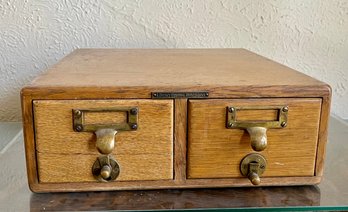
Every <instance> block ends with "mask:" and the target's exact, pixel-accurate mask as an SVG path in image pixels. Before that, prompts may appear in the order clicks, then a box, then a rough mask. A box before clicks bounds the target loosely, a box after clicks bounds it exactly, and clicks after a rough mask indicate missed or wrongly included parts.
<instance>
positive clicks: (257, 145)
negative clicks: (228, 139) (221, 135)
mask: <svg viewBox="0 0 348 212" xmlns="http://www.w3.org/2000/svg"><path fill="white" fill-rule="evenodd" d="M246 130H247V131H248V133H249V135H250V143H251V147H252V148H253V150H255V151H258V152H259V151H262V150H264V149H266V147H267V134H266V132H267V128H265V127H249V128H247V129H246Z"/></svg>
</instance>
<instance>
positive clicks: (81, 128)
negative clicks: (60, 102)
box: [72, 107, 139, 132]
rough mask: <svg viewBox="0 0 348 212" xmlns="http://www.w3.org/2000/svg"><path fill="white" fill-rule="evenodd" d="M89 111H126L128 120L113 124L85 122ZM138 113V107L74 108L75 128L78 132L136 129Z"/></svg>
mask: <svg viewBox="0 0 348 212" xmlns="http://www.w3.org/2000/svg"><path fill="white" fill-rule="evenodd" d="M88 112H126V113H127V122H123V123H113V124H85V123H84V116H85V114H86V113H88ZM138 113H139V109H138V107H115V108H98V109H73V110H72V115H73V129H74V131H76V132H95V131H97V130H99V129H114V130H116V131H128V130H136V129H137V128H138Z"/></svg>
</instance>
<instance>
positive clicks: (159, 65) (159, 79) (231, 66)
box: [33, 49, 324, 98]
mask: <svg viewBox="0 0 348 212" xmlns="http://www.w3.org/2000/svg"><path fill="white" fill-rule="evenodd" d="M96 70H98V72H96ZM280 72H281V73H282V74H279V73H280ZM246 76H247V78H246ZM173 79H180V80H175V83H174V85H176V86H177V87H185V86H193V85H197V84H198V83H197V82H199V84H200V85H203V86H212V85H213V86H215V87H229V86H231V84H232V85H233V86H239V87H241V86H243V87H246V86H250V85H257V86H261V85H263V86H271V85H273V86H276V85H278V86H279V85H280V86H283V85H288V86H295V87H296V86H313V85H315V86H317V85H324V84H323V83H321V82H319V81H317V80H315V79H313V78H311V77H309V76H306V75H304V74H302V73H300V72H297V71H295V70H293V69H291V68H288V67H286V66H283V65H281V64H279V63H276V62H274V61H271V60H269V59H266V58H264V57H262V56H259V55H257V54H255V53H252V52H250V51H247V50H245V49H80V50H76V51H74V52H73V53H72V54H70V55H68V56H67V57H65V58H64V59H63V60H61V62H59V63H58V64H56V65H54V66H52V67H51V68H50V69H49V70H48V71H47V72H46V73H45V74H44V75H42V76H40V77H39V78H37V79H36V80H35V81H34V82H33V86H35V87H47V86H48V87H61V88H65V87H100V86H102V87H109V86H111V87H114V86H118V87H128V86H131V87H137V86H145V87H147V86H149V87H168V86H169V87H171V86H173ZM246 79H247V80H246ZM135 97H136V96H132V97H131V98H135Z"/></svg>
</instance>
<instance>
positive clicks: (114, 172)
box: [92, 155, 120, 182]
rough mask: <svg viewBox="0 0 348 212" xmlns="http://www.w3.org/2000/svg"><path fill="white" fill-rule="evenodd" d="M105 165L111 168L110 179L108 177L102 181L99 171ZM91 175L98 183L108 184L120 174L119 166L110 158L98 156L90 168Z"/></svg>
mask: <svg viewBox="0 0 348 212" xmlns="http://www.w3.org/2000/svg"><path fill="white" fill-rule="evenodd" d="M105 165H109V166H110V167H111V173H110V177H108V178H107V179H104V178H103V177H102V176H101V170H102V168H103V166H105ZM92 174H93V176H94V177H95V179H97V180H98V181H100V182H109V181H112V180H115V179H116V178H117V177H118V175H119V174H120V166H119V165H118V163H117V161H116V160H115V159H113V158H111V156H106V155H102V156H99V157H98V158H97V160H96V161H95V162H94V164H93V166H92Z"/></svg>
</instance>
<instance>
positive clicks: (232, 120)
mask: <svg viewBox="0 0 348 212" xmlns="http://www.w3.org/2000/svg"><path fill="white" fill-rule="evenodd" d="M240 110H277V111H278V112H277V114H278V115H277V120H272V121H253V120H250V121H238V119H237V116H238V114H237V111H240ZM288 111H289V108H288V106H243V107H233V106H230V107H227V120H226V128H228V129H245V130H246V131H247V132H248V133H249V135H250V143H251V147H252V149H253V150H255V151H262V150H264V149H265V148H266V147H267V133H266V132H267V129H269V128H284V127H286V126H287V119H288Z"/></svg>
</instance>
